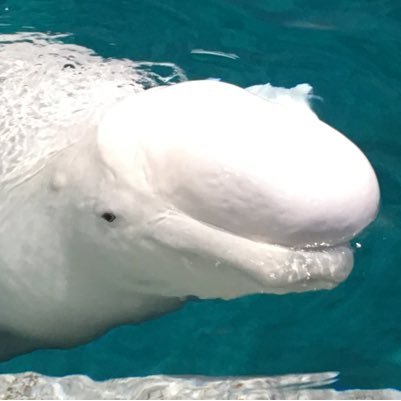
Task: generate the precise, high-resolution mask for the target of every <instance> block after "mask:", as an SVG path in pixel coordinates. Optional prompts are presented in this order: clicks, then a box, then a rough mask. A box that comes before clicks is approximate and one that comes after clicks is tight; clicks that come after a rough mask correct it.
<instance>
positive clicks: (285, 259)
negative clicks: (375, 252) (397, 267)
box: [150, 211, 353, 299]
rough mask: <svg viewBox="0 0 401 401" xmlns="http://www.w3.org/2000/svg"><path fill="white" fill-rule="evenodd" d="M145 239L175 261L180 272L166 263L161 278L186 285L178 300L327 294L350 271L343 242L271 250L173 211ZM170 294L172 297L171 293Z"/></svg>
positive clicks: (272, 247)
mask: <svg viewBox="0 0 401 401" xmlns="http://www.w3.org/2000/svg"><path fill="white" fill-rule="evenodd" d="M150 235H151V237H152V239H153V240H154V241H156V242H157V243H159V244H160V245H162V246H163V247H165V248H168V249H170V250H174V251H176V252H175V253H176V254H179V255H181V256H180V262H181V263H182V265H183V266H184V267H182V266H181V267H180V268H179V273H177V274H176V272H175V269H178V264H177V262H176V261H175V262H174V263H173V262H172V263H169V262H168V261H167V259H166V260H164V265H165V266H166V268H165V270H164V272H165V274H166V276H168V277H169V278H170V282H171V277H174V275H175V274H176V276H177V280H178V281H179V282H180V283H182V282H185V283H186V284H187V287H186V292H185V293H183V294H182V295H183V296H184V295H194V296H196V297H199V298H222V299H232V298H236V297H238V296H243V295H248V294H255V293H259V294H262V293H266V294H286V293H291V292H305V291H314V290H323V289H332V288H334V287H336V286H337V285H338V284H340V283H341V282H343V281H344V280H345V279H346V278H347V277H348V276H349V274H350V273H351V271H352V267H353V250H352V248H351V247H350V245H349V244H348V243H347V242H344V243H342V244H337V245H324V244H310V245H307V246H303V247H302V248H292V247H289V246H283V245H274V244H270V243H267V242H258V241H254V240H251V239H248V238H245V237H242V236H238V235H235V234H232V233H230V232H226V231H222V230H221V229H219V228H218V227H212V226H210V225H207V224H204V223H202V222H200V221H198V220H196V219H193V218H191V217H190V216H188V215H185V214H182V213H180V212H176V211H174V212H169V213H168V215H166V216H164V218H162V219H159V220H158V221H157V224H152V233H151V234H150ZM186 274H187V275H188V276H187V277H186ZM163 290H164V291H168V289H166V288H164V289H163ZM171 291H172V293H177V289H176V288H171ZM178 292H179V291H178ZM168 295H171V294H168Z"/></svg>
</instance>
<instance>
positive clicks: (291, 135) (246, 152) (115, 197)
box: [0, 45, 380, 359]
mask: <svg viewBox="0 0 401 401" xmlns="http://www.w3.org/2000/svg"><path fill="white" fill-rule="evenodd" d="M49 46H50V45H49ZM0 50H1V48H0ZM70 50H71V49H70ZM3 51H4V47H3ZM42 51H43V50H42ZM0 55H1V54H0ZM0 63H1V62H0ZM7 71H12V69H10V68H9V69H5V68H3V70H1V68H0V77H1V74H3V78H4V77H6V78H8V75H7V73H8V72H7ZM60 71H61V69H60ZM70 73H73V74H75V73H76V72H70V71H64V72H60V76H62V75H61V74H70ZM130 73H131V72H130ZM124 74H128V72H127V71H125V72H124ZM46 79H47V77H46V74H44V75H43V81H44V82H45V81H46ZM52 79H53V78H52ZM123 86H124V85H123ZM10 87H12V85H11V86H10ZM31 90H35V87H33V89H31ZM42 90H43V88H42ZM3 91H4V89H3ZM27 91H29V89H27ZM309 91H310V87H309V86H307V85H300V86H298V87H296V88H295V89H293V90H287V91H285V90H275V89H274V88H273V87H271V86H269V85H261V86H256V87H252V88H249V90H245V89H242V88H239V87H237V86H234V85H231V84H228V83H223V82H217V81H212V80H204V81H192V82H191V81H188V82H181V83H177V84H175V85H169V86H158V87H155V88H151V89H148V90H145V91H140V90H136V89H135V88H129V89H127V86H124V87H123V88H121V87H118V85H117V87H116V86H113V87H112V88H111V87H108V86H106V87H105V88H103V89H102V93H101V95H100V94H99V92H94V93H91V95H90V96H88V99H93V103H92V102H90V101H88V102H86V103H85V105H84V106H83V107H81V108H79V109H78V110H73V111H72V109H69V108H68V107H66V105H67V103H66V102H67V100H68V98H69V97H72V98H74V97H75V98H76V97H79V93H78V94H77V93H74V92H72V93H69V94H68V96H67V95H65V98H63V99H64V101H63V99H61V100H60V99H57V101H56V102H55V104H52V105H49V104H47V105H46V107H45V106H43V107H41V105H40V104H39V105H38V104H37V103H34V104H33V103H32V104H30V103H29V102H28V103H27V101H26V99H30V100H32V99H36V100H37V99H38V98H37V97H32V96H31V95H32V93H30V94H27V98H26V99H25V98H24V97H23V96H22V97H19V98H17V99H14V100H12V101H9V108H8V109H7V112H8V114H7V115H6V114H4V116H2V118H3V117H4V119H3V121H6V124H4V123H3V125H2V126H1V129H0V146H1V147H0V152H1V175H0V185H1V186H0V210H1V215H2V218H1V221H0V272H1V279H0V304H1V305H2V307H1V309H0V358H3V359H4V358H9V357H10V356H12V355H16V354H18V353H21V352H26V351H29V350H32V349H35V348H39V347H69V346H73V345H76V344H79V343H82V342H85V341H89V340H90V339H92V338H93V337H95V336H97V335H99V334H101V333H103V332H104V331H106V330H108V329H109V328H111V327H114V326H116V325H118V324H122V323H127V322H132V323H133V322H140V321H143V320H145V319H150V318H153V317H155V316H159V315H160V314H163V313H166V312H168V311H171V310H174V309H176V308H178V307H179V306H180V305H182V303H183V302H185V300H186V299H187V298H188V297H189V296H196V297H199V298H223V299H231V298H234V297H238V296H241V295H245V294H252V293H273V294H285V293H289V292H302V291H309V290H318V289H330V288H333V287H335V286H336V285H338V284H339V283H340V282H342V281H343V280H344V279H346V277H347V276H348V275H349V273H350V271H351V269H352V265H353V253H352V250H351V248H350V246H349V244H348V242H349V241H350V240H351V239H352V238H354V237H355V235H356V234H358V233H359V232H360V231H361V230H363V229H364V228H365V227H366V226H367V225H369V224H370V223H371V222H372V221H373V220H374V218H375V216H376V214H377V211H378V205H379V198H380V193H379V186H378V182H377V179H376V176H375V173H374V171H373V169H372V167H371V165H370V163H369V161H368V160H367V159H366V157H365V156H364V155H363V153H362V152H361V151H360V150H359V149H358V148H357V146H356V145H354V144H353V143H352V142H351V141H349V140H348V139H347V138H346V137H345V136H343V135H342V134H341V133H339V132H338V131H336V130H335V129H333V128H332V127H330V126H328V125H326V124H325V123H324V122H322V121H321V120H320V119H319V118H318V117H317V116H316V115H315V114H314V113H313V111H312V110H311V109H310V108H309V105H308V103H307V100H306V99H307V94H308V92H309ZM46 93H47V92H46ZM85 93H86V92H85ZM111 93H112V95H111ZM0 94H1V95H2V96H4V95H5V94H6V93H4V92H3V93H0ZM7 96H12V91H10V92H9V93H8V94H7ZM100 97H102V99H108V100H107V101H104V102H103V103H102V104H100V103H99V104H97V103H96V101H98V99H99V98H100ZM39 100H40V97H39ZM75 100H76V99H75ZM24 102H25V103H24ZM21 104H23V106H24V107H20V106H21ZM17 106H18V107H17ZM64 106H65V107H64ZM63 107H64V108H63ZM71 107H72V106H71ZM74 107H75V106H74ZM14 108H16V109H18V113H17V112H15V111H13V110H14ZM3 112H4V109H3ZM35 113H39V114H40V113H47V114H46V121H47V122H49V121H50V124H49V123H47V124H42V125H40V124H36V125H35V123H34V121H35V115H36V114H35ZM49 113H54V116H56V115H57V116H58V117H57V118H54V126H53V125H52V124H51V122H52V115H49ZM57 113H59V114H57ZM60 116H62V118H61V117H60ZM17 119H19V120H18V121H24V124H25V125H23V127H24V129H23V130H18V129H17V127H19V126H20V125H19V123H17ZM7 121H8V123H7ZM30 126H34V127H35V129H34V130H32V132H30V129H29V127H30ZM49 127H50V128H49ZM43 132H45V133H46V135H43V137H41V136H40V135H41V133H42V134H43ZM50 132H51V134H50ZM17 134H18V135H17ZM30 135H36V137H34V138H33V139H32V138H31V136H30ZM30 138H31V139H30ZM38 138H39V139H40V140H39V139H38ZM22 139H23V140H24V141H25V142H22ZM29 140H33V142H32V143H33V144H34V146H33V145H30V146H24V144H26V143H30V142H29ZM46 141H47V142H46ZM20 142H21V143H20ZM7 149H8V150H7ZM49 149H50V150H49Z"/></svg>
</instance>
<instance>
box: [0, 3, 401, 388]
mask: <svg viewBox="0 0 401 401" xmlns="http://www.w3.org/2000/svg"><path fill="white" fill-rule="evenodd" d="M18 31H40V32H63V33H64V32H68V33H71V36H70V37H68V38H67V39H65V40H66V41H69V42H73V43H76V44H79V45H82V46H86V47H89V48H92V49H94V50H95V51H96V52H97V53H99V54H100V55H102V56H106V57H119V58H120V57H127V58H130V59H133V60H146V61H168V62H173V63H176V64H177V65H178V66H180V67H181V68H183V69H184V71H185V72H186V74H187V76H188V78H190V79H198V78H208V77H217V78H221V79H223V80H225V81H228V82H232V83H236V84H238V85H241V86H250V85H253V84H258V83H264V82H271V83H272V84H274V85H276V86H288V87H289V86H293V85H295V84H297V83H301V82H308V83H310V84H311V85H312V86H313V87H314V89H315V93H316V94H317V95H318V96H320V97H322V99H323V100H315V102H314V107H315V109H316V110H317V113H318V114H319V116H320V117H321V118H322V119H323V120H325V121H327V122H328V123H329V124H331V125H333V126H334V127H336V128H337V129H339V130H340V131H342V132H344V133H346V135H347V136H348V137H350V138H351V139H352V140H353V141H354V142H356V143H357V144H358V145H359V146H360V147H361V149H362V150H363V151H364V152H365V154H366V155H367V156H368V158H369V159H370V160H371V162H372V164H373V166H374V168H375V170H376V172H377V174H378V177H379V181H380V185H381V191H382V207H381V212H380V215H379V217H378V219H377V221H376V222H375V223H374V224H373V225H372V226H371V227H370V228H369V229H368V230H367V231H365V232H364V233H363V234H362V235H361V236H360V237H359V238H358V239H357V241H358V242H360V243H361V244H362V247H361V248H360V249H357V250H356V263H355V268H354V271H353V273H352V275H351V277H350V278H349V279H348V280H347V281H346V282H345V283H344V284H342V285H341V286H339V287H338V288H337V289H335V290H332V291H328V292H327V291H326V292H317V293H306V294H294V295H286V296H266V295H265V296H251V297H246V298H242V299H238V300H235V301H230V302H223V301H205V302H196V301H193V302H191V303H189V304H188V305H186V306H185V307H184V308H183V309H181V310H179V311H177V312H175V313H172V314H170V315H167V316H165V317H162V318H160V319H158V320H154V321H149V322H146V323H143V324H140V325H135V326H124V327H120V328H117V329H114V330H112V331H111V332H109V333H108V334H106V335H105V336H103V337H102V338H99V339H98V340H96V341H94V342H92V343H91V344H88V345H85V346H81V347H78V348H76V349H72V350H68V351H59V350H43V351H36V352H34V353H31V354H29V355H24V356H21V357H17V358H14V359H13V360H11V361H9V362H5V363H0V372H1V373H5V372H20V371H25V370H34V371H38V372H41V373H44V374H49V375H65V374H73V373H82V374H88V375H89V376H91V377H92V378H95V379H106V378H111V377H121V376H132V375H149V374H156V373H165V374H206V375H275V374H283V373H305V372H322V371H333V370H335V371H339V372H340V374H341V376H340V382H339V383H338V385H337V386H338V387H345V388H351V387H364V388H374V387H388V386H391V387H396V388H401V222H400V221H401V220H400V217H401V203H400V200H399V198H400V192H401V191H400V183H401V136H400V134H401V123H400V120H401V108H400V106H401V69H400V65H401V3H400V2H399V0H387V1H386V0H343V1H340V0H336V1H334V0H332V1H321V0H275V1H268V0H263V1H262V0H260V1H257V0H202V1H195V0H188V1H179V0H175V1H173V0H169V1H162V0H160V1H156V0H142V1H135V0H97V1H96V2H95V1H93V0H76V1H73V0H63V1H59V0H36V1H34V0H9V1H4V0H0V32H1V33H14V32H18ZM194 49H205V50H209V51H222V52H226V53H233V54H235V55H237V56H238V58H223V57H217V56H213V55H206V54H193V53H191V50H194ZM339 162H341V161H340V160H339Z"/></svg>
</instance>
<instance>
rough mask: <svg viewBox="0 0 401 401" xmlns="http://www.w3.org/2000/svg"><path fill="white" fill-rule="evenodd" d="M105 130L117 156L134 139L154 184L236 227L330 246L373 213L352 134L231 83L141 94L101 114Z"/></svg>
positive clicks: (371, 188) (372, 187) (223, 225)
mask: <svg viewBox="0 0 401 401" xmlns="http://www.w3.org/2000/svg"><path fill="white" fill-rule="evenodd" d="M112 131H113V138H116V137H120V138H122V140H118V141H114V146H115V147H116V153H115V154H116V156H115V160H118V162H117V163H118V164H120V165H122V164H123V163H124V162H123V160H125V161H126V160H128V159H129V158H132V154H133V153H132V149H134V148H135V149H138V146H139V147H140V148H141V150H142V153H141V155H145V158H146V161H147V163H146V168H147V170H148V173H149V172H150V173H149V177H150V178H149V179H150V180H151V185H152V189H153V191H155V192H157V193H159V194H160V195H161V196H163V197H164V198H165V199H167V200H168V202H170V203H171V204H173V205H174V206H175V207H177V208H178V209H180V210H182V211H184V212H185V213H188V214H189V215H191V216H193V217H194V218H196V219H198V220H200V221H203V222H206V223H208V224H211V225H214V226H216V227H219V228H220V229H223V230H227V231H231V232H234V233H236V234H239V235H242V236H246V237H249V238H253V239H259V240H262V241H266V242H270V243H276V244H282V245H289V246H305V245H316V244H330V245H333V244H337V243H342V242H344V241H347V240H349V239H350V238H352V237H353V236H354V235H355V234H356V233H357V232H359V231H361V230H362V229H363V228H364V227H365V226H366V225H368V224H369V223H370V222H371V221H372V220H373V219H374V217H375V216H376V213H377V208H378V203H379V196H380V195H379V187H378V183H377V179H376V176H375V174H374V171H373V169H372V167H371V166H370V164H369V162H368V160H367V159H366V157H365V156H364V155H363V153H362V152H361V151H360V150H359V149H358V148H357V147H356V146H355V145H354V144H353V143H351V142H350V141H349V140H348V139H347V138H345V137H344V136H343V135H342V134H341V133H339V132H338V131H336V130H334V129H333V128H331V127H329V126H328V125H326V124H325V123H323V122H322V121H320V120H319V119H318V118H317V117H316V116H315V115H314V114H313V113H312V112H305V109H304V108H299V107H289V106H288V104H287V105H286V106H283V105H282V104H279V103H277V102H274V101H267V100H262V99H260V98H259V97H257V96H255V95H252V94H250V93H248V92H247V91H245V90H243V89H240V88H237V87H234V86H232V85H229V84H223V83H219V82H210V81H198V82H189V83H182V84H178V85H174V86H172V87H167V88H157V89H155V90H150V91H147V92H144V93H143V94H139V95H137V96H136V97H132V98H130V99H127V100H126V101H125V102H123V103H122V104H120V105H119V106H117V107H116V108H115V109H114V110H113V111H112V112H111V113H110V114H109V116H107V117H106V118H105V120H104V124H103V127H101V132H102V135H103V137H107V136H108V135H110V133H111V132H112ZM117 148H118V149H117ZM123 153H124V154H126V155H129V156H124V157H121V155H122V154H123ZM130 163H133V162H132V160H131V161H130V162H129V163H128V164H126V165H125V166H124V171H125V174H127V175H129V174H132V170H130V167H129V166H130V165H132V164H130ZM121 171H123V170H122V169H121ZM135 174H137V173H135Z"/></svg>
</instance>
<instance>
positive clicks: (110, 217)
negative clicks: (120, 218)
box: [102, 212, 116, 223]
mask: <svg viewBox="0 0 401 401" xmlns="http://www.w3.org/2000/svg"><path fill="white" fill-rule="evenodd" d="M102 219H104V220H106V221H108V222H109V223H111V222H112V221H114V220H115V219H116V215H115V214H114V213H112V212H104V213H103V214H102Z"/></svg>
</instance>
